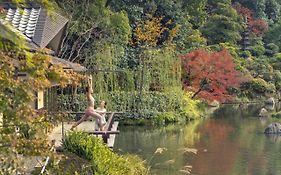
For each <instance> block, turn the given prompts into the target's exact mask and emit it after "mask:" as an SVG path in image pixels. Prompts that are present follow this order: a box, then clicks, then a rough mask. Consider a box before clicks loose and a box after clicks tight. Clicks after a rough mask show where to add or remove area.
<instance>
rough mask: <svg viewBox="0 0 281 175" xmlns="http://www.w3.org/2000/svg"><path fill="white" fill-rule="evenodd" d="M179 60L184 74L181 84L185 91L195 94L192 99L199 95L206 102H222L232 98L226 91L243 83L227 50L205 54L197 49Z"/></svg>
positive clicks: (205, 52)
mask: <svg viewBox="0 0 281 175" xmlns="http://www.w3.org/2000/svg"><path fill="white" fill-rule="evenodd" d="M181 58H182V63H183V70H184V72H185V73H186V74H185V75H184V76H183V77H184V79H183V83H184V86H185V88H186V89H188V90H191V91H193V92H195V94H194V96H193V98H194V97H195V96H197V95H199V96H200V97H201V98H204V99H206V100H208V101H213V100H218V101H220V102H224V101H226V100H230V99H231V98H232V96H231V95H230V94H228V93H227V90H228V89H229V88H230V87H238V86H239V85H240V84H241V83H242V82H243V79H242V77H241V75H240V74H239V72H238V71H236V69H235V64H234V63H233V60H232V56H231V55H230V54H229V52H228V51H227V50H223V51H220V52H207V51H205V50H203V49H199V50H195V51H193V52H190V53H188V54H186V55H183V56H182V57H181Z"/></svg>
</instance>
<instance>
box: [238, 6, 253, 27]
mask: <svg viewBox="0 0 281 175" xmlns="http://www.w3.org/2000/svg"><path fill="white" fill-rule="evenodd" d="M233 8H234V9H235V10H236V11H237V13H238V14H240V15H242V16H243V17H245V18H247V21H248V22H250V21H251V20H253V11H252V10H250V9H248V8H247V7H243V6H241V5H240V4H238V3H236V4H234V5H233Z"/></svg>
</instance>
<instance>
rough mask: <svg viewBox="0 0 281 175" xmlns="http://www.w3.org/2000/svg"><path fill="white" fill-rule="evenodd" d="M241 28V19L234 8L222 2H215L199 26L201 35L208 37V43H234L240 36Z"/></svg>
mask: <svg viewBox="0 0 281 175" xmlns="http://www.w3.org/2000/svg"><path fill="white" fill-rule="evenodd" d="M242 29H243V27H242V25H241V19H240V17H239V15H238V14H237V12H236V11H235V9H233V8H232V7H231V6H230V5H227V4H222V3H218V4H217V8H216V9H215V10H214V11H213V13H212V14H211V16H210V17H209V19H208V20H207V22H206V23H205V25H204V26H202V27H201V28H200V30H201V32H202V34H203V36H205V37H206V38H207V39H208V44H218V43H222V42H229V43H231V44H236V43H237V42H238V41H240V40H241V38H242V37H241V35H240V32H241V31H242Z"/></svg>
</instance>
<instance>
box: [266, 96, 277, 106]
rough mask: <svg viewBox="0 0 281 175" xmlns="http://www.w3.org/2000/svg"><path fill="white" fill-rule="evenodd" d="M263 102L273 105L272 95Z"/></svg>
mask: <svg viewBox="0 0 281 175" xmlns="http://www.w3.org/2000/svg"><path fill="white" fill-rule="evenodd" d="M265 104H271V105H274V104H275V100H274V98H273V97H270V98H269V99H267V100H265Z"/></svg>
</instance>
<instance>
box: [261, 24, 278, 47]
mask: <svg viewBox="0 0 281 175" xmlns="http://www.w3.org/2000/svg"><path fill="white" fill-rule="evenodd" d="M280 35H281V22H278V23H275V24H274V25H272V27H270V28H269V31H268V32H267V33H266V34H265V37H264V40H265V43H266V44H269V43H274V44H276V45H277V46H278V47H279V48H281V40H280V37H279V36H280Z"/></svg>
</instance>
